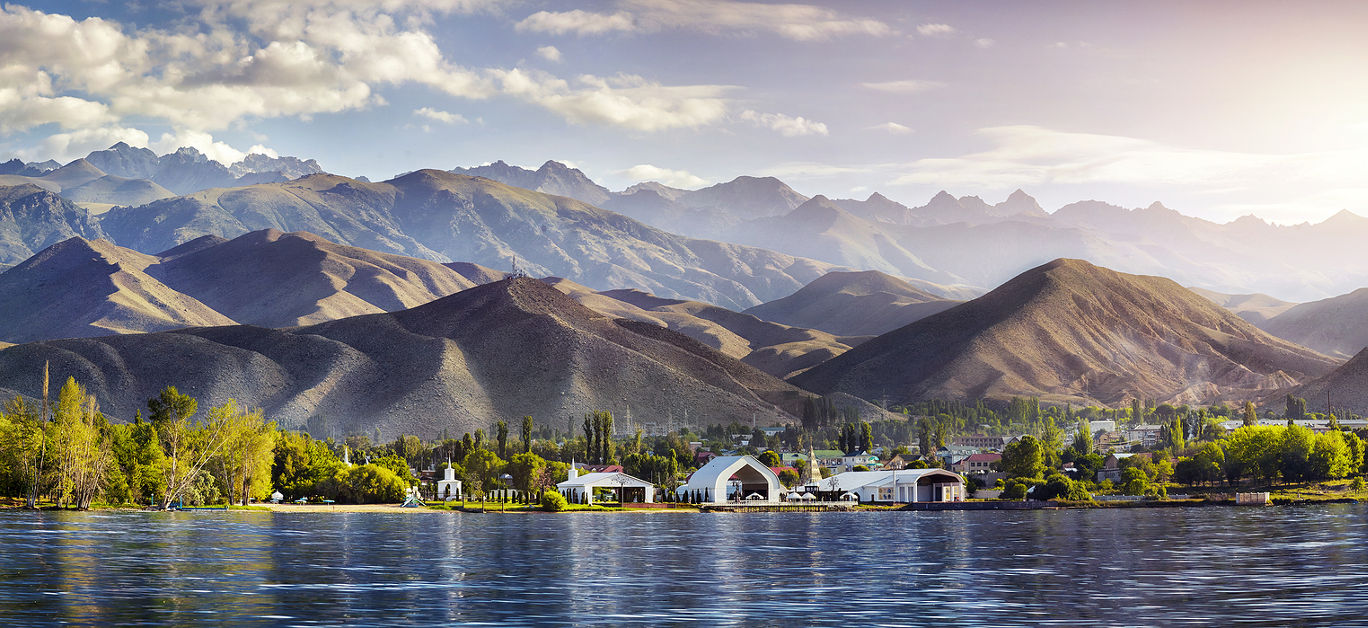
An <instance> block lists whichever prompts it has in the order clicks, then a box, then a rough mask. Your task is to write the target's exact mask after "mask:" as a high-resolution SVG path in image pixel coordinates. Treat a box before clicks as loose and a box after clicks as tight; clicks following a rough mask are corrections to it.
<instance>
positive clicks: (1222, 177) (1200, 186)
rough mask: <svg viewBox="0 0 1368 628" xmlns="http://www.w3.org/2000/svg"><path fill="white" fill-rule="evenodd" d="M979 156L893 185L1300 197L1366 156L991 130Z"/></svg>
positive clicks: (925, 163) (934, 163)
mask: <svg viewBox="0 0 1368 628" xmlns="http://www.w3.org/2000/svg"><path fill="white" fill-rule="evenodd" d="M977 134H978V135H979V136H981V137H983V138H985V139H987V140H988V142H989V144H990V145H991V147H990V148H989V149H987V150H984V151H980V152H976V153H969V154H965V155H961V156H958V157H944V158H929V159H920V160H917V161H915V162H912V163H910V164H905V165H903V166H902V167H901V169H902V171H903V172H902V174H901V175H899V176H898V177H896V178H895V179H894V181H893V183H894V184H895V185H907V184H929V185H937V186H972V187H978V188H989V189H1001V188H1011V187H1023V186H1043V185H1047V184H1062V185H1077V184H1114V185H1135V186H1150V187H1154V188H1163V189H1189V190H1211V191H1220V190H1228V189H1244V188H1245V187H1247V186H1248V183H1249V182H1250V181H1279V182H1281V183H1286V184H1289V185H1294V186H1300V187H1302V188H1303V189H1312V188H1323V187H1326V186H1329V185H1334V184H1335V183H1334V182H1342V181H1346V180H1353V177H1354V175H1353V172H1354V170H1355V169H1356V168H1357V167H1358V166H1356V165H1355V164H1361V163H1364V162H1365V160H1368V151H1365V150H1357V151H1336V152H1325V153H1303V154H1269V153H1243V152H1231V151H1219V150H1210V149H1200V148H1188V147H1180V146H1170V145H1167V144H1162V143H1159V142H1154V141H1150V140H1145V139H1139V138H1133V137H1124V136H1118V135H1103V134H1095V133H1076V132H1068V131H1058V130H1054V129H1049V128H1045V127H1040V126H1029V125H1019V126H998V127H988V128H983V129H980V130H978V131H977Z"/></svg>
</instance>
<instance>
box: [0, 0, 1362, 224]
mask: <svg viewBox="0 0 1368 628" xmlns="http://www.w3.org/2000/svg"><path fill="white" fill-rule="evenodd" d="M1366 30H1368V3H1363V2H1334V1H1325V2H1316V3H1290V2H1258V1H1253V2H1249V1H1242V2H1222V1H1218V0H1210V1H1204V2H1165V1H1155V2H1144V3H1140V2H1125V3H1122V2H1081V1H1080V2H1051V1H1048V0H1043V1H1039V2H1029V3H1027V2H1013V3H1006V2H958V1H946V2H917V1H912V0H884V1H863V0H845V1H841V2H823V3H798V2H790V3H769V2H740V1H726V0H601V1H592V2H576V1H570V0H559V1H554V2H539V1H534V0H425V1H417V0H378V1H365V0H296V1H288V0H179V1H174V0H173V1H166V0H163V1H160V2H157V1H152V0H135V1H127V2H117V1H99V2H31V3H10V4H3V5H0V159H8V158H9V157H12V156H17V157H19V158H21V159H24V160H25V161H37V160H44V159H49V158H51V159H56V160H58V161H60V162H63V163H65V162H66V161H69V160H71V159H74V158H77V157H81V156H84V155H85V154H86V153H88V152H90V151H92V150H98V149H103V148H107V147H108V146H109V145H111V144H113V143H115V142H118V141H125V142H128V143H129V144H132V145H135V146H148V147H150V148H152V149H154V150H156V151H157V152H159V153H165V152H169V151H171V150H174V149H175V148H177V147H179V146H194V147H196V148H198V149H200V150H201V151H203V152H205V153H206V154H208V155H209V156H210V157H212V158H214V159H218V160H219V161H223V162H225V163H231V162H233V161H236V160H237V159H240V158H241V156H242V155H244V154H245V153H248V152H263V153H266V154H272V155H274V154H279V155H294V156H298V157H302V158H315V159H317V160H318V161H319V162H320V163H321V164H322V166H323V167H324V168H325V169H326V170H328V171H330V172H335V173H338V174H343V175H349V176H357V175H365V176H367V177H370V178H371V179H373V180H382V179H386V178H389V177H392V176H394V175H396V174H398V173H402V172H407V171H411V170H415V169H419V168H441V169H450V168H453V167H456V166H474V165H479V164H483V163H488V162H492V161H495V160H500V159H501V160H504V161H506V162H508V163H512V164H518V165H523V166H526V167H530V168H536V167H537V166H539V165H540V164H541V163H542V162H544V161H546V160H548V159H555V160H559V161H563V162H566V163H568V164H570V165H573V166H575V167H578V168H580V169H582V170H584V172H585V173H586V174H587V175H589V176H590V177H591V178H593V179H594V180H596V181H598V182H600V183H602V184H604V185H606V186H608V187H609V188H611V189H615V190H620V189H623V188H625V187H627V186H629V185H631V184H633V183H637V182H640V181H645V180H658V181H661V182H663V183H666V184H668V185H674V186H678V187H685V188H697V187H701V186H705V185H710V184H713V183H718V182H722V181H728V180H730V179H732V178H734V177H736V176H738V175H757V176H760V175H770V176H776V177H779V178H780V179H783V180H784V181H785V182H787V183H788V184H789V185H791V186H792V187H793V188H794V189H796V190H797V191H799V192H801V193H804V194H807V195H816V194H825V195H827V196H829V197H833V198H864V197H866V196H868V195H869V194H870V193H872V192H880V193H882V194H884V195H885V196H888V197H889V198H892V199H894V200H898V201H900V202H903V203H905V204H908V205H911V206H916V205H921V204H924V203H925V202H926V201H927V200H928V199H929V198H930V197H931V196H932V195H934V194H935V193H936V192H937V191H940V190H947V191H949V192H951V193H952V194H955V195H957V196H964V195H977V196H980V197H982V198H983V199H984V200H987V201H989V202H990V203H991V202H997V201H1000V200H1002V199H1003V198H1005V197H1006V196H1007V195H1008V194H1009V193H1010V192H1012V191H1013V190H1015V189H1018V188H1020V189H1023V190H1025V191H1026V192H1028V193H1030V194H1032V195H1033V196H1035V197H1036V198H1037V199H1038V200H1039V201H1040V203H1041V205H1042V206H1044V208H1045V209H1046V210H1049V211H1053V210H1055V209H1057V208H1058V207H1060V206H1062V205H1064V204H1067V203H1070V202H1073V201H1078V200H1083V199H1097V200H1104V201H1108V202H1111V203H1115V204H1118V205H1122V206H1126V207H1141V206H1146V205H1149V204H1150V203H1152V202H1154V201H1160V202H1163V203H1164V204H1165V205H1167V206H1169V207H1171V208H1174V209H1177V210H1179V211H1181V212H1183V213H1185V214H1189V215H1195V216H1201V217H1204V218H1208V219H1211V220H1215V221H1218V222H1226V221H1229V220H1233V219H1234V218H1237V217H1239V216H1241V215H1245V214H1251V213H1252V214H1255V215H1257V216H1259V217H1261V218H1264V219H1267V220H1270V221H1274V222H1278V223H1298V222H1303V221H1310V222H1319V221H1321V220H1323V219H1325V218H1327V217H1329V216H1330V215H1332V214H1334V213H1336V212H1338V211H1340V210H1342V209H1349V210H1350V211H1354V212H1355V213H1359V214H1361V215H1368V72H1364V71H1363V66H1364V64H1365V61H1368V37H1364V36H1363V33H1364V32H1365V31H1366Z"/></svg>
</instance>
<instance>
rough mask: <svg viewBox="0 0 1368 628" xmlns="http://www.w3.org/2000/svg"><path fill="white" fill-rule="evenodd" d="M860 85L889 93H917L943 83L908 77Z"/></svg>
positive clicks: (940, 86) (941, 85)
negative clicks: (901, 79)
mask: <svg viewBox="0 0 1368 628" xmlns="http://www.w3.org/2000/svg"><path fill="white" fill-rule="evenodd" d="M860 86H861V87H864V88H865V89H872V90H876V91H880V92H888V93H891V94H917V93H920V92H929V91H931V90H935V89H940V88H942V87H945V83H942V82H940V81H921V80H916V79H909V80H903V81H879V82H874V83H860Z"/></svg>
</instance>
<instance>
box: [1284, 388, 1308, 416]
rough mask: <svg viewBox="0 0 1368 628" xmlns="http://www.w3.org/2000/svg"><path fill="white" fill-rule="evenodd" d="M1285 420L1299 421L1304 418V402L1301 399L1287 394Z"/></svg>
mask: <svg viewBox="0 0 1368 628" xmlns="http://www.w3.org/2000/svg"><path fill="white" fill-rule="evenodd" d="M1286 403H1287V420H1289V421H1300V420H1302V419H1304V418H1306V400H1305V399H1303V398H1301V397H1293V396H1292V393H1288V394H1287V399H1286Z"/></svg>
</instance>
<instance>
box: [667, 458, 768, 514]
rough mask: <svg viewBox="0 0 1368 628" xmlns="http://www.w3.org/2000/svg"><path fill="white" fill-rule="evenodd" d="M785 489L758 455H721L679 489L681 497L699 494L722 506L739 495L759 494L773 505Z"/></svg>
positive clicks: (695, 472) (708, 500)
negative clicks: (756, 457)
mask: <svg viewBox="0 0 1368 628" xmlns="http://www.w3.org/2000/svg"><path fill="white" fill-rule="evenodd" d="M733 477H734V478H736V479H735V480H733V479H732V478H733ZM783 490H784V489H783V487H781V486H779V476H777V475H775V474H774V472H773V471H771V470H770V468H769V467H767V466H765V465H764V464H762V463H761V462H760V461H759V460H756V459H755V456H718V457H716V458H713V459H712V461H711V462H709V463H708V464H706V465H703V468H702V469H699V470H697V471H694V473H693V475H691V476H689V482H688V483H687V484H685V485H683V486H681V487H679V494H680V495H681V496H688V495H692V494H694V493H695V492H697V494H698V495H699V496H700V497H701V498H702V500H703V501H704V502H706V503H713V504H720V503H723V502H726V501H727V500H728V499H729V498H731V497H732V496H733V495H734V494H737V493H739V494H740V495H742V496H745V495H750V494H752V493H756V494H759V495H760V496H761V499H760V500H759V501H769V502H773V501H779V496H780V495H782V494H783ZM752 501H756V500H752Z"/></svg>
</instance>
